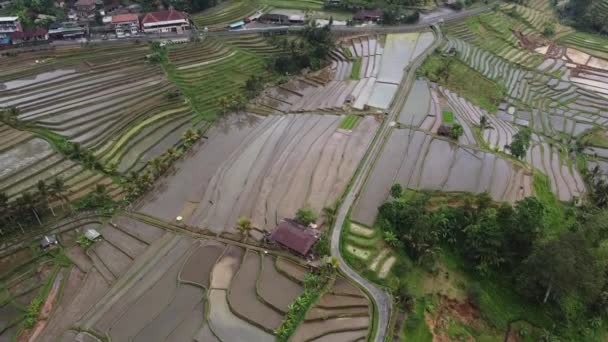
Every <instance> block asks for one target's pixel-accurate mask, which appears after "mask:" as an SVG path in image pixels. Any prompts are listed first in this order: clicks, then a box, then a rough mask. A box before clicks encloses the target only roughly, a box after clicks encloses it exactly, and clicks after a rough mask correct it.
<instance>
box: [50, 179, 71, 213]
mask: <svg viewBox="0 0 608 342" xmlns="http://www.w3.org/2000/svg"><path fill="white" fill-rule="evenodd" d="M50 187H51V197H53V198H55V199H56V200H58V201H59V203H60V204H61V208H63V205H64V203H65V202H68V196H67V195H66V191H67V189H66V187H65V183H64V182H63V179H61V178H59V177H57V178H55V179H53V183H51V186H50Z"/></svg>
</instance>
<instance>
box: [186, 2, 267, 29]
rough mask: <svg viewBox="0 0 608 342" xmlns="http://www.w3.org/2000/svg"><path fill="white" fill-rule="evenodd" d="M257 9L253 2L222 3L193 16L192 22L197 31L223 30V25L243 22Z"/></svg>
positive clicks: (257, 5) (258, 7)
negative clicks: (204, 29) (207, 29)
mask: <svg viewBox="0 0 608 342" xmlns="http://www.w3.org/2000/svg"><path fill="white" fill-rule="evenodd" d="M258 9H260V6H259V2H258V1H255V0H238V1H237V0H235V1H222V2H221V3H220V4H219V5H218V6H215V7H213V8H210V9H208V10H206V11H204V12H202V13H199V14H196V15H194V16H193V17H192V20H193V21H194V24H196V26H197V27H198V28H199V29H203V28H204V27H209V28H210V29H214V28H217V29H223V28H224V26H225V25H227V24H231V23H234V22H237V21H240V20H243V18H245V17H247V16H249V15H251V14H253V13H255V11H256V10H258Z"/></svg>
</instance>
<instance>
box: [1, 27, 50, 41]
mask: <svg viewBox="0 0 608 342" xmlns="http://www.w3.org/2000/svg"><path fill="white" fill-rule="evenodd" d="M9 37H10V39H11V41H12V42H13V44H20V43H23V42H29V41H36V40H48V39H49V32H48V31H47V30H46V29H44V28H40V27H39V28H37V29H33V30H25V31H15V32H11V33H9Z"/></svg>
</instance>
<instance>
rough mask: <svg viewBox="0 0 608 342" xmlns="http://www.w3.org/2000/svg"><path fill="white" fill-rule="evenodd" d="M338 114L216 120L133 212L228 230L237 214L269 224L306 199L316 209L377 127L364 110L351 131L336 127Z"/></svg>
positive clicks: (340, 183)
mask: <svg viewBox="0 0 608 342" xmlns="http://www.w3.org/2000/svg"><path fill="white" fill-rule="evenodd" d="M345 118H346V116H339V115H314V114H306V115H286V116H270V117H266V118H262V117H259V116H255V115H234V116H230V117H228V118H226V119H222V121H220V122H219V123H218V124H217V126H216V127H214V128H212V129H211V130H210V131H209V133H208V135H207V136H208V139H207V141H206V143H205V144H203V145H202V146H199V147H198V148H197V150H195V152H193V154H192V156H191V157H190V158H188V159H186V160H184V161H183V163H180V164H178V165H177V168H178V172H177V173H176V174H175V175H174V176H171V177H169V178H167V179H165V180H162V182H161V184H159V185H158V191H155V192H153V193H152V194H150V196H149V197H148V198H145V199H144V201H143V203H142V205H141V206H140V209H139V210H141V211H143V212H144V213H147V214H149V215H154V216H157V217H160V218H163V219H166V220H173V219H174V218H175V217H176V216H178V215H180V216H182V217H183V218H184V221H185V222H186V223H187V224H189V225H191V226H195V227H201V228H209V229H212V230H214V231H217V232H221V231H225V230H229V231H230V230H232V229H233V228H232V227H234V225H235V223H236V221H237V219H238V218H239V217H240V216H245V217H249V218H251V220H252V222H253V224H254V226H255V227H258V228H260V229H272V228H274V226H275V225H276V224H278V222H279V221H280V220H281V219H282V218H285V217H293V215H294V214H295V212H296V210H297V209H298V208H301V207H303V206H305V205H310V206H311V207H313V208H314V209H316V210H317V211H318V212H320V211H321V209H322V208H323V207H325V206H331V205H332V204H333V202H334V201H335V200H336V199H337V197H338V196H339V195H340V194H341V193H342V191H343V190H344V189H345V187H346V184H347V183H348V181H349V179H350V177H351V176H352V174H353V172H354V171H355V169H356V167H357V165H358V162H359V160H360V159H361V157H362V156H363V154H364V153H365V151H366V149H367V147H368V145H369V144H370V142H371V140H372V138H373V136H374V132H375V131H376V129H377V127H378V122H376V120H375V119H374V118H373V117H372V116H367V117H364V118H362V119H361V120H360V121H359V122H358V123H357V125H356V126H355V127H354V128H353V129H352V130H344V129H340V128H339V126H340V124H341V122H342V120H344V119H345ZM186 179H191V180H192V181H188V182H184V180H186Z"/></svg>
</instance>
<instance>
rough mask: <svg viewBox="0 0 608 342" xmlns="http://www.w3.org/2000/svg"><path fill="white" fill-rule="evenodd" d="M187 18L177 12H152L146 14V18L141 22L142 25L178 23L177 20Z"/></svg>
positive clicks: (182, 13)
mask: <svg viewBox="0 0 608 342" xmlns="http://www.w3.org/2000/svg"><path fill="white" fill-rule="evenodd" d="M186 19H187V16H186V14H185V13H184V12H180V11H176V10H168V11H159V12H150V13H146V15H145V16H144V18H143V19H142V20H141V23H142V24H147V23H157V22H161V21H176V20H186Z"/></svg>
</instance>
